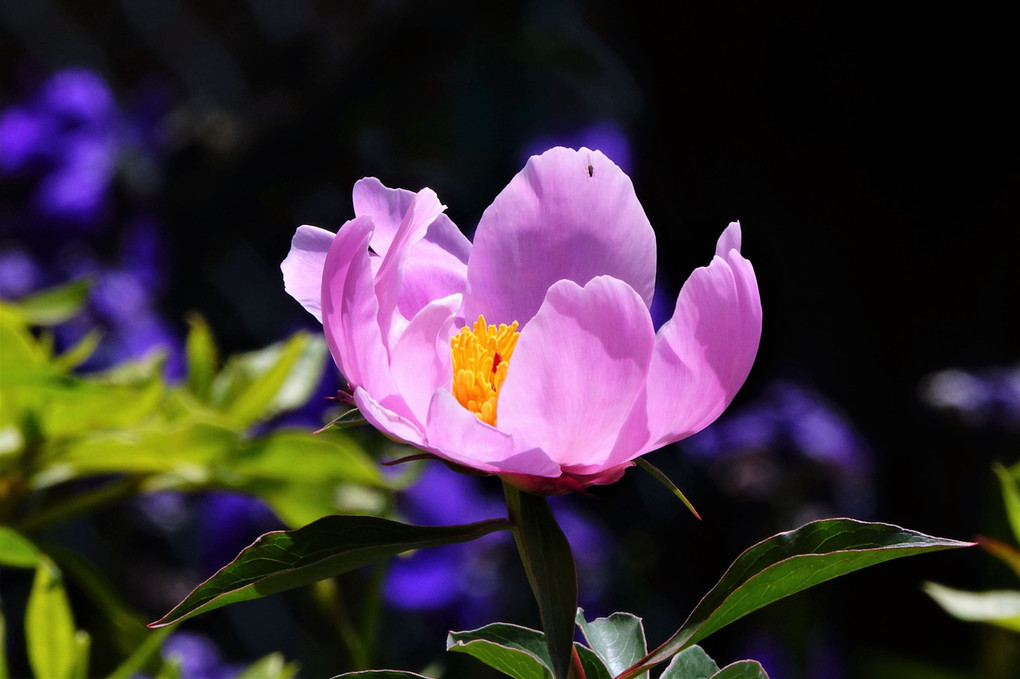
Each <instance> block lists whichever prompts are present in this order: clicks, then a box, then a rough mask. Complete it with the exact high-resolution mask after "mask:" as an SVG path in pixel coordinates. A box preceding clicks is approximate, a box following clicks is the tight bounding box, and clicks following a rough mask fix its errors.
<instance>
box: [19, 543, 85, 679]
mask: <svg viewBox="0 0 1020 679" xmlns="http://www.w3.org/2000/svg"><path fill="white" fill-rule="evenodd" d="M75 632H76V630H75V627H74V618H73V617H72V616H71V605H70V604H69V603H68V601H67V594H66V593H65V592H64V584H63V581H62V578H61V576H60V571H59V570H57V567H56V566H54V565H53V563H52V562H51V561H50V560H49V559H46V558H45V557H43V558H42V560H41V561H40V562H39V566H38V567H37V568H36V571H35V579H34V580H33V581H32V591H31V592H30V593H29V595H28V606H27V607H26V609H25V638H26V642H27V645H28V661H29V664H30V665H31V666H32V672H33V673H34V674H35V676H37V677H49V678H52V679H70V677H71V675H72V674H73V672H74V669H75V660H76V658H75V655H76V651H77V645H76V643H75V636H76V635H75Z"/></svg>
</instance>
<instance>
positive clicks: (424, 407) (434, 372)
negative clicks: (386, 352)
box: [390, 295, 461, 428]
mask: <svg viewBox="0 0 1020 679" xmlns="http://www.w3.org/2000/svg"><path fill="white" fill-rule="evenodd" d="M460 305H461V296H460V295H450V296H449V297H444V298H443V299H438V300H435V301H434V302H431V303H430V304H429V305H428V306H426V307H425V308H424V309H422V310H421V311H419V312H418V314H417V315H416V316H415V317H414V318H413V319H411V322H410V323H408V325H407V328H406V329H405V330H404V333H403V334H402V335H401V336H400V339H399V340H398V341H397V344H396V346H394V348H393V351H392V352H391V360H390V371H391V373H392V374H393V375H394V377H395V380H396V382H397V384H398V387H399V389H400V394H401V396H402V397H403V399H404V401H405V402H406V403H407V405H408V407H409V408H410V410H411V413H412V414H413V415H414V417H415V419H416V420H417V421H418V423H420V424H421V425H422V427H423V428H424V424H425V422H426V421H427V418H428V410H429V404H430V403H431V401H432V396H433V395H434V394H435V393H436V391H437V390H438V389H439V388H441V387H446V388H447V389H449V388H450V387H451V383H452V377H451V375H452V374H453V368H452V367H451V363H452V357H451V354H450V338H451V336H452V334H453V322H454V318H455V317H456V314H457V312H458V311H459V310H460Z"/></svg>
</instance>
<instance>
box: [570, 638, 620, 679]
mask: <svg viewBox="0 0 1020 679" xmlns="http://www.w3.org/2000/svg"><path fill="white" fill-rule="evenodd" d="M574 650H576V651H577V656H578V658H580V659H581V667H583V668H584V676H585V677H586V679H613V673H611V672H610V671H609V670H608V669H607V668H606V666H605V665H604V664H603V663H602V660H601V659H600V658H599V657H598V656H597V655H595V651H593V650H591V649H590V648H587V647H585V646H582V645H581V644H579V643H577V642H574Z"/></svg>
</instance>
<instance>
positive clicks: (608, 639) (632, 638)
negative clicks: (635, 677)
mask: <svg viewBox="0 0 1020 679" xmlns="http://www.w3.org/2000/svg"><path fill="white" fill-rule="evenodd" d="M577 626H578V627H579V628H580V630H581V634H583V635H584V639H585V641H587V642H588V646H589V647H590V648H591V650H592V651H594V652H595V654H596V655H597V656H598V657H599V658H600V659H601V660H602V662H603V664H605V666H606V668H607V669H608V670H609V671H610V672H611V673H612V674H613V676H616V675H617V674H619V673H620V672H623V671H624V670H625V669H627V668H628V667H630V666H631V665H633V664H634V663H636V662H637V661H639V660H641V658H643V657H645V654H646V653H647V652H648V649H647V647H646V646H645V630H644V627H643V626H642V625H641V618H639V617H637V616H636V615H632V614H630V613H613V614H612V615H610V616H609V617H608V618H596V619H595V620H592V621H591V622H587V621H586V620H585V619H584V611H583V610H582V609H580V608H579V609H577ZM642 676H643V677H645V678H647V676H648V675H647V674H645V675H642Z"/></svg>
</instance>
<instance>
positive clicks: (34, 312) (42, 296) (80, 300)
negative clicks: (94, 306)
mask: <svg viewBox="0 0 1020 679" xmlns="http://www.w3.org/2000/svg"><path fill="white" fill-rule="evenodd" d="M91 288H92V281H90V280H88V279H84V278H83V279H80V280H76V281H72V282H70V283H65V284H63V285H59V286H57V287H53V288H47V289H46V290H40V291H39V292H34V293H32V294H30V295H26V296H24V297H22V298H21V299H19V300H18V301H17V302H14V303H13V304H12V306H14V308H15V309H16V310H17V312H18V314H20V315H21V316H22V318H24V319H25V321H26V322H27V323H29V324H30V325H57V324H59V323H63V322H64V321H66V320H69V319H70V318H73V317H74V316H75V315H76V314H77V313H78V312H79V311H81V308H82V306H84V304H85V302H86V300H88V296H89V290H90V289H91Z"/></svg>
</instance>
